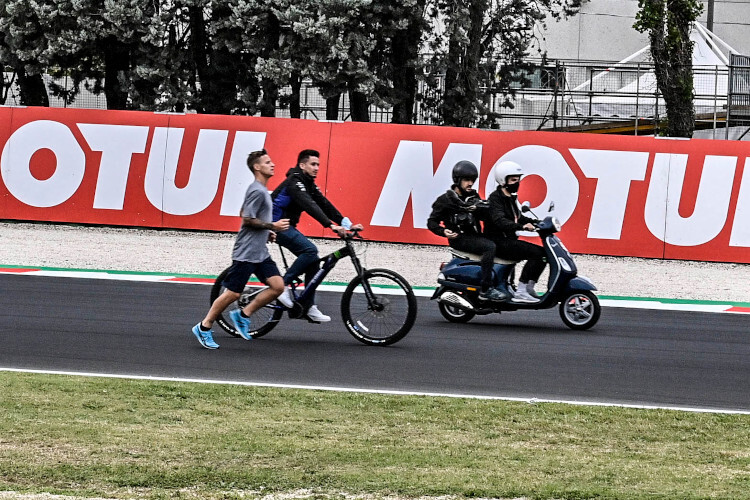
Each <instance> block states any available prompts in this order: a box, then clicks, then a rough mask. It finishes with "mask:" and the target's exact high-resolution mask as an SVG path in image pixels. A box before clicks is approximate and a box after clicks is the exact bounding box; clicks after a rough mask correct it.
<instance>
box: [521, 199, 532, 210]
mask: <svg viewBox="0 0 750 500" xmlns="http://www.w3.org/2000/svg"><path fill="white" fill-rule="evenodd" d="M530 211H531V203H529V202H528V201H524V202H523V203H521V212H530Z"/></svg>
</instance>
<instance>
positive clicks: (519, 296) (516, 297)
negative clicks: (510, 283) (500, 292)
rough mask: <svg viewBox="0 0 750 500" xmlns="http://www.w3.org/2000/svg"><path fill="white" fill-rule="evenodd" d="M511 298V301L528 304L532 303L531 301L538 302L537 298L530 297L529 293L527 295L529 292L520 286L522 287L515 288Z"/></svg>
mask: <svg viewBox="0 0 750 500" xmlns="http://www.w3.org/2000/svg"><path fill="white" fill-rule="evenodd" d="M512 300H513V302H521V303H526V304H530V303H533V302H539V299H538V298H536V297H532V296H531V295H529V292H527V291H526V289H525V288H522V287H518V290H516V291H515V292H514V293H513V299H512Z"/></svg>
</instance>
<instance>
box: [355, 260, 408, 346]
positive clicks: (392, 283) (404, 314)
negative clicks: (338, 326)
mask: <svg viewBox="0 0 750 500" xmlns="http://www.w3.org/2000/svg"><path fill="white" fill-rule="evenodd" d="M363 278H364V280H365V281H367V283H368V284H369V285H370V288H371V289H372V291H373V294H374V295H375V299H376V301H377V304H376V305H375V306H374V308H373V306H372V305H371V304H368V300H367V297H366V295H365V293H364V289H363V287H362V280H361V279H360V277H359V276H357V277H356V278H354V279H353V280H352V281H351V282H350V283H349V285H348V286H347V287H346V290H345V291H344V295H343V297H342V298H341V316H342V318H343V320H344V325H345V326H346V329H347V330H348V331H349V333H351V334H352V335H353V336H354V338H356V339H357V340H359V341H360V342H362V343H363V344H367V345H380V346H386V345H390V344H393V343H395V342H398V341H399V340H401V339H402V338H404V337H405V336H406V334H407V333H409V330H411V328H412V326H414V322H415V321H416V319H417V298H416V297H415V296H414V290H412V288H411V285H409V283H408V282H407V281H406V280H405V279H404V278H403V277H402V276H401V275H400V274H398V273H395V272H393V271H391V270H389V269H369V270H366V271H365V272H364V274H363ZM391 316H393V317H395V320H391V319H390V318H391Z"/></svg>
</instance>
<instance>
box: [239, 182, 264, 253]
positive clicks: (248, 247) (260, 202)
mask: <svg viewBox="0 0 750 500" xmlns="http://www.w3.org/2000/svg"><path fill="white" fill-rule="evenodd" d="M272 209H273V202H272V201H271V195H270V194H268V189H266V187H265V186H264V185H263V184H261V183H260V182H258V181H257V180H256V181H254V182H253V183H252V184H250V186H248V188H247V191H246V192H245V201H244V203H243V204H242V216H243V217H250V218H255V219H259V220H261V221H264V222H271V211H272ZM269 232H270V230H268V229H255V228H252V227H248V226H244V225H243V226H242V227H241V228H240V231H239V233H237V239H236V240H235V241H234V250H232V260H239V261H242V262H263V261H264V260H266V259H267V258H268V257H270V256H271V254H270V253H268V247H267V246H266V243H267V242H268V233H269Z"/></svg>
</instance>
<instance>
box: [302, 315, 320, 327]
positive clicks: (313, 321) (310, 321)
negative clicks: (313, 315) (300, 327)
mask: <svg viewBox="0 0 750 500" xmlns="http://www.w3.org/2000/svg"><path fill="white" fill-rule="evenodd" d="M305 319H306V320H307V322H308V323H313V324H316V325H319V324H320V321H315V320H314V319H310V318H308V317H307V316H305Z"/></svg>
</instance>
